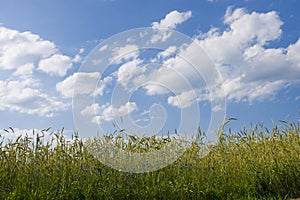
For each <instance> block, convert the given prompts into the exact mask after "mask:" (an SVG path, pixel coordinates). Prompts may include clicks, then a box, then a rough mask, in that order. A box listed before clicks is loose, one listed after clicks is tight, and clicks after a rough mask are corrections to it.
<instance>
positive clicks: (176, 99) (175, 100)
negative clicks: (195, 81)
mask: <svg viewBox="0 0 300 200" xmlns="http://www.w3.org/2000/svg"><path fill="white" fill-rule="evenodd" d="M196 99H197V95H196V94H195V91H193V90H190V91H185V92H182V93H181V94H179V95H176V96H170V97H169V98H168V104H170V105H172V106H175V107H178V108H186V107H189V106H191V105H192V104H193V103H194V102H195V101H196Z"/></svg>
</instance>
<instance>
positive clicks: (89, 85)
mask: <svg viewBox="0 0 300 200" xmlns="http://www.w3.org/2000/svg"><path fill="white" fill-rule="evenodd" d="M99 79H100V73H99V72H91V73H86V72H76V73H74V74H72V75H70V76H69V77H67V78H66V79H64V80H63V81H61V82H59V83H57V84H56V90H57V91H58V92H59V93H60V94H61V95H62V96H63V97H65V98H72V97H73V95H85V94H87V95H91V96H97V95H100V96H102V95H103V93H104V89H105V88H106V87H107V84H109V83H110V82H111V81H112V78H111V77H105V78H104V79H103V80H99ZM98 80H99V82H98ZM97 83H98V85H97ZM74 89H76V93H75V94H74Z"/></svg>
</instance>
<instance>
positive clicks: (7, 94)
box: [0, 80, 69, 117]
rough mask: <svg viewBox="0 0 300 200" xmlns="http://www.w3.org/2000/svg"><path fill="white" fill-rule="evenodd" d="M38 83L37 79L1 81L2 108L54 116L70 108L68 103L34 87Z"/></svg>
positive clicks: (0, 107)
mask: <svg viewBox="0 0 300 200" xmlns="http://www.w3.org/2000/svg"><path fill="white" fill-rule="evenodd" d="M37 85H38V84H37V83H36V82H35V80H27V81H11V80H6V81H0V110H11V111H17V112H20V113H25V114H31V115H39V116H47V117H52V116H53V115H54V114H55V113H56V112H58V111H61V110H66V109H67V108H68V106H69V105H68V104H65V103H63V102H61V101H59V100H58V99H57V98H54V97H51V96H49V95H48V94H45V93H43V92H41V91H40V90H39V89H37V88H35V87H34V86H37Z"/></svg>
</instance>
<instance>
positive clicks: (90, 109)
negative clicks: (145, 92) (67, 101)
mask: <svg viewBox="0 0 300 200" xmlns="http://www.w3.org/2000/svg"><path fill="white" fill-rule="evenodd" d="M137 110H138V107H137V105H136V103H135V102H127V103H126V104H124V105H121V106H120V107H114V106H112V105H108V104H105V105H102V106H100V105H99V104H92V105H90V106H87V107H86V108H85V109H83V110H82V111H81V114H82V115H96V116H95V117H93V119H92V122H94V123H101V122H102V121H112V120H113V119H114V118H118V117H122V116H125V115H128V114H130V113H132V112H134V111H137Z"/></svg>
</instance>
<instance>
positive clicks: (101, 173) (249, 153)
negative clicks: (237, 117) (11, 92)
mask: <svg viewBox="0 0 300 200" xmlns="http://www.w3.org/2000/svg"><path fill="white" fill-rule="evenodd" d="M229 121H230V120H229ZM229 121H227V122H229ZM227 122H226V123H227ZM224 125H225V123H224ZM227 126H230V123H229V124H227V125H226V127H227ZM7 131H13V130H7ZM196 132H197V133H196V135H197V136H198V137H196V138H197V140H195V141H193V142H191V143H190V147H189V148H188V150H187V151H186V152H185V153H184V154H183V155H182V156H181V157H180V158H179V159H178V160H176V161H175V162H174V163H172V164H171V165H169V166H167V167H165V168H162V169H160V170H157V171H153V172H145V173H135V172H122V171H117V170H115V169H112V168H110V167H108V166H106V165H104V164H102V163H101V162H100V161H99V160H97V159H96V158H95V157H94V156H92V155H91V154H90V153H89V151H88V149H87V148H86V147H85V145H84V141H83V140H82V139H81V138H80V137H79V136H78V134H77V133H74V135H73V137H72V141H70V140H67V139H66V137H65V136H64V134H63V131H62V130H61V131H57V132H52V131H51V129H45V130H42V131H41V132H36V133H34V135H35V137H30V136H22V137H21V136H20V137H18V138H17V139H14V140H6V139H5V138H4V137H2V136H1V138H0V145H1V150H0V199H143V200H146V199H294V198H297V197H298V198H299V197H300V122H299V121H298V122H288V121H280V122H278V124H277V125H274V127H273V128H271V129H267V128H265V127H264V125H263V124H257V125H255V126H253V127H252V128H250V129H247V128H244V129H242V130H241V131H239V132H234V133H232V132H231V131H230V129H228V128H224V126H222V127H221V128H220V129H219V130H218V135H219V142H218V144H217V145H214V146H211V147H210V152H209V154H208V155H207V156H205V157H201V156H199V151H201V142H202V138H203V136H205V133H201V130H200V129H199V130H196ZM117 135H118V137H117V139H116V137H115V135H112V134H111V135H107V137H106V139H109V140H112V141H113V142H114V143H115V144H116V145H117V146H119V147H120V148H122V149H123V150H125V151H132V152H147V151H151V150H155V149H159V148H161V147H162V146H163V145H165V144H167V143H168V142H170V141H171V140H173V139H175V138H173V137H172V136H171V135H167V136H166V138H163V139H158V138H156V137H149V138H148V139H147V140H143V142H142V143H141V142H139V141H140V140H139V138H136V137H126V135H124V134H121V133H120V132H119V134H118V133H117ZM46 136H47V137H50V138H51V139H50V140H45V139H44V138H45V137H46Z"/></svg>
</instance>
